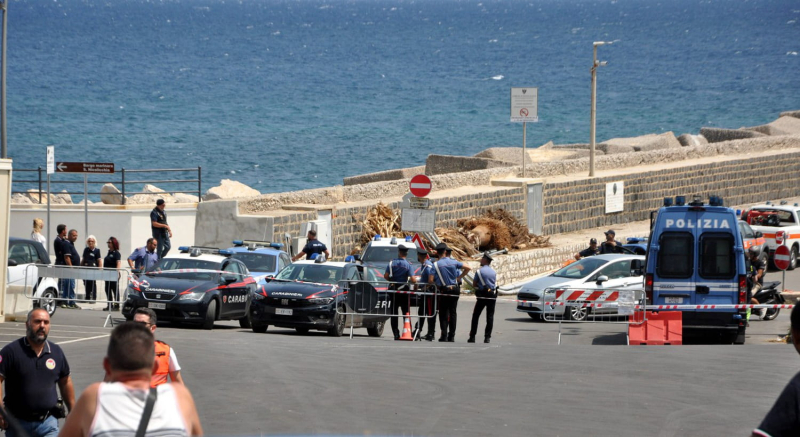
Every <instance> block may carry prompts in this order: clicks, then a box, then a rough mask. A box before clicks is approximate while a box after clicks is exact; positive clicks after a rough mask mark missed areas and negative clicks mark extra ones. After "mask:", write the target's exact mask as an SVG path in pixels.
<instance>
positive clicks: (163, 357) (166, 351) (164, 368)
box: [133, 307, 183, 387]
mask: <svg viewBox="0 0 800 437" xmlns="http://www.w3.org/2000/svg"><path fill="white" fill-rule="evenodd" d="M133 321H134V322H136V323H141V324H143V325H145V326H146V327H147V328H148V329H150V332H152V333H153V335H155V334H156V321H157V319H156V313H155V311H153V310H151V309H150V308H145V307H139V308H137V309H136V311H135V312H134V313H133ZM156 363H157V364H158V367H157V368H156V370H155V371H154V372H153V378H152V381H151V382H150V385H151V386H153V387H157V386H159V385H161V384H164V383H166V382H167V377H169V379H170V380H172V382H177V383H181V384H183V378H182V377H181V366H180V364H178V357H177V356H175V351H174V350H172V348H171V347H170V346H169V345H168V344H166V343H164V342H163V341H160V340H156Z"/></svg>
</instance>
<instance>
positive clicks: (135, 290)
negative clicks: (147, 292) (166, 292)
mask: <svg viewBox="0 0 800 437" xmlns="http://www.w3.org/2000/svg"><path fill="white" fill-rule="evenodd" d="M141 294H142V292H141V291H140V290H139V289H138V288H134V287H133V286H131V285H129V286H128V296H139V295H141Z"/></svg>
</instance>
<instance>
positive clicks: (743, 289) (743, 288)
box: [739, 275, 747, 304]
mask: <svg viewBox="0 0 800 437" xmlns="http://www.w3.org/2000/svg"><path fill="white" fill-rule="evenodd" d="M739 303H740V304H745V303H747V275H739Z"/></svg>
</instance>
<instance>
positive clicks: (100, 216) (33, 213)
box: [8, 204, 197, 265]
mask: <svg viewBox="0 0 800 437" xmlns="http://www.w3.org/2000/svg"><path fill="white" fill-rule="evenodd" d="M152 210H153V206H150V205H126V206H116V205H89V214H88V219H89V225H88V232H89V234H91V235H94V236H95V237H96V238H97V247H98V248H99V249H100V252H101V253H102V254H103V256H104V257H105V256H106V253H107V252H108V250H107V247H108V246H107V245H106V241H107V238H108V237H112V236H113V237H116V238H117V240H119V246H120V248H119V250H120V253H121V254H122V258H123V265H126V263H125V261H124V259H125V258H127V257H128V255H130V254H131V252H133V250H134V249H135V248H137V247H141V246H144V244H145V242H147V239H148V238H150V237H151V236H152V233H151V229H150V211H152ZM166 211H167V221H168V222H169V225H170V227H171V228H172V239H171V242H172V251H173V252H176V251H177V250H178V247H179V246H191V245H193V244H194V228H195V222H196V215H197V207H196V206H195V204H171V205H167V209H166ZM36 217H38V218H41V219H42V220H44V221H45V229H44V230H43V232H42V234H43V235H44V236H45V237H48V235H47V230H48V229H49V230H50V236H49V238H48V241H47V252H48V253H49V254H50V258H51V259H53V260H54V259H55V254H54V253H53V239H55V237H56V235H57V233H56V226H58V225H59V224H60V223H63V224H65V225H67V229H76V230H77V231H78V241H76V242H75V248H76V249H78V253H79V254H83V248H84V247H86V237H87V236H88V235H86V229H87V226H86V220H85V214H84V209H83V206H82V205H51V206H50V223H47V205H41V206H40V205H11V225H10V230H9V234H8V235H9V236H11V237H20V238H30V235H31V230H32V229H33V219H34V218H36ZM173 252H171V253H173Z"/></svg>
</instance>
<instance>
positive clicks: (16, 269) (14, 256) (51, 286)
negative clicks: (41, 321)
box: [7, 237, 58, 316]
mask: <svg viewBox="0 0 800 437" xmlns="http://www.w3.org/2000/svg"><path fill="white" fill-rule="evenodd" d="M36 264H48V265H49V264H50V257H49V256H48V255H47V251H46V250H45V248H44V246H42V243H39V242H38V241H34V240H29V239H26V238H14V237H10V238H9V239H8V274H7V281H8V292H11V293H20V294H23V293H26V294H27V295H28V296H32V297H33V306H34V307H41V308H44V309H45V310H47V312H48V313H49V314H50V315H51V316H52V315H53V313H55V312H56V308H58V305H57V303H56V298H58V280H57V279H55V278H40V277H39V269H38V267H36Z"/></svg>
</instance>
